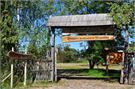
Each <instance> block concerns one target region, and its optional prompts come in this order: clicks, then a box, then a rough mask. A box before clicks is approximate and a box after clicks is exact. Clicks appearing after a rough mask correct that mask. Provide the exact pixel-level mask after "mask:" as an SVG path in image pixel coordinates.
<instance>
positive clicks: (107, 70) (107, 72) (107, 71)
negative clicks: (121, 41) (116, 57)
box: [106, 55, 110, 76]
mask: <svg viewBox="0 0 135 89" xmlns="http://www.w3.org/2000/svg"><path fill="white" fill-rule="evenodd" d="M109 60H110V59H109V55H107V56H106V74H107V76H108V75H109V69H108V64H109V63H108V61H109Z"/></svg>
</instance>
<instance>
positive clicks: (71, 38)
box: [62, 35, 114, 42]
mask: <svg viewBox="0 0 135 89" xmlns="http://www.w3.org/2000/svg"><path fill="white" fill-rule="evenodd" d="M113 39H114V36H113V35H89V36H63V37H62V42H75V41H90V40H91V41H92V40H113Z"/></svg>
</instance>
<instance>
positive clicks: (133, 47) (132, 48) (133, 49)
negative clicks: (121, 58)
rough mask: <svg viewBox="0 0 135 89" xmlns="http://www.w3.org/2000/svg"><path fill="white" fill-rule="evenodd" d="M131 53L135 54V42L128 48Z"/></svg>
mask: <svg viewBox="0 0 135 89" xmlns="http://www.w3.org/2000/svg"><path fill="white" fill-rule="evenodd" d="M128 51H129V52H135V42H131V43H130V44H129V48H128Z"/></svg>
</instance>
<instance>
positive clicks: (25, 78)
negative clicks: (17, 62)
mask: <svg viewBox="0 0 135 89" xmlns="http://www.w3.org/2000/svg"><path fill="white" fill-rule="evenodd" d="M26 83H27V61H25V64H24V83H23V85H24V86H26Z"/></svg>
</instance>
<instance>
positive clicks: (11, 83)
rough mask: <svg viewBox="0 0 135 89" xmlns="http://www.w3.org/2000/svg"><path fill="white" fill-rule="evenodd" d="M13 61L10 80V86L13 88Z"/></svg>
mask: <svg viewBox="0 0 135 89" xmlns="http://www.w3.org/2000/svg"><path fill="white" fill-rule="evenodd" d="M13 67H14V66H13V61H12V63H11V81H10V87H11V88H13V73H14V72H13Z"/></svg>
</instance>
